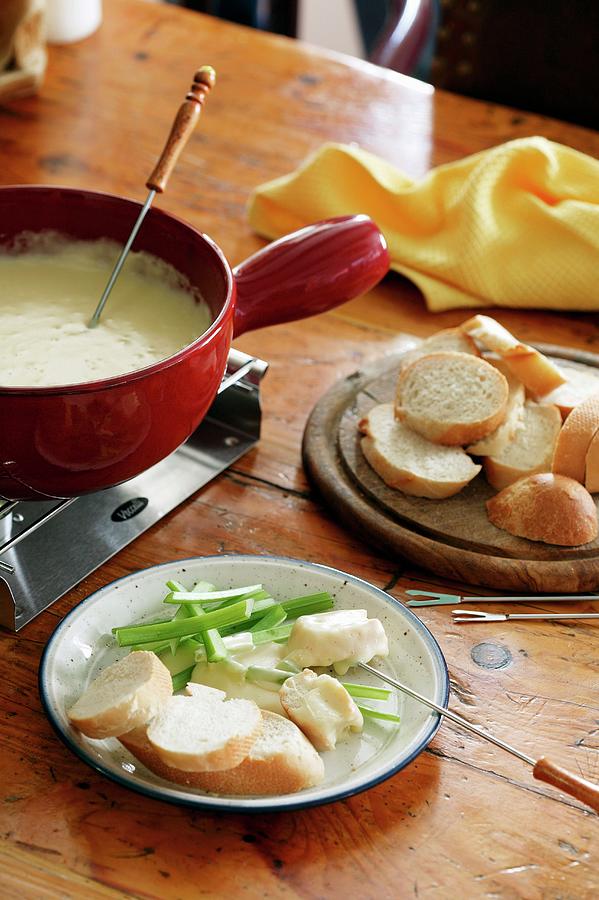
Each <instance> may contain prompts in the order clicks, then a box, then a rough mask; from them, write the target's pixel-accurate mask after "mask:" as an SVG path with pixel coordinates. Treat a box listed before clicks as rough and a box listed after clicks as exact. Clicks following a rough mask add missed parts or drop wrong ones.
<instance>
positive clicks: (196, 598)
mask: <svg viewBox="0 0 599 900" xmlns="http://www.w3.org/2000/svg"><path fill="white" fill-rule="evenodd" d="M203 584H205V582H204V583H203ZM196 587H198V586H196ZM196 587H194V589H193V590H192V591H185V590H183V591H171V592H170V594H167V596H166V597H165V599H164V602H165V603H199V602H201V601H203V600H205V601H206V602H207V603H214V601H215V600H228V599H237V600H241V599H245V598H246V597H253V596H254V594H257V593H258V592H259V591H261V590H262V585H261V584H250V585H248V586H247V587H241V588H232V589H231V590H230V591H216V590H212V591H210V590H206V589H204V590H196Z"/></svg>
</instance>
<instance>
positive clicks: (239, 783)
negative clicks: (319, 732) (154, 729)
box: [120, 709, 324, 795]
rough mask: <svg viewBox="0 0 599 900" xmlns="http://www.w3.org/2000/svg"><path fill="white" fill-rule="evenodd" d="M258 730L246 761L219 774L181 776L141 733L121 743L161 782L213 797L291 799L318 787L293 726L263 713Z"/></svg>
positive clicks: (310, 757)
mask: <svg viewBox="0 0 599 900" xmlns="http://www.w3.org/2000/svg"><path fill="white" fill-rule="evenodd" d="M261 726H262V728H261V732H260V734H259V736H258V737H257V739H256V741H255V743H254V744H253V745H252V747H251V748H250V751H249V753H248V755H247V756H246V757H245V759H244V760H242V762H240V763H239V765H238V766H235V767H234V768H231V769H225V770H223V771H219V772H185V771H183V770H182V769H177V768H174V767H173V766H169V765H167V764H166V763H165V762H163V760H162V759H161V758H160V756H158V754H157V753H156V751H155V750H154V748H153V747H152V745H151V744H150V742H149V740H148V737H147V732H146V729H145V728H138V729H136V730H135V731H130V732H129V733H128V734H125V735H123V736H122V737H121V738H120V741H121V743H122V744H123V745H124V746H125V747H126V748H127V750H129V752H130V753H132V754H133V756H135V757H136V758H137V759H138V760H139V761H140V762H141V763H143V765H144V766H146V768H148V769H150V771H151V772H154V773H155V774H156V775H159V776H160V777H161V778H166V779H167V780H168V781H174V782H175V783H176V784H183V785H188V786H189V787H194V788H200V789H201V790H204V791H211V792H212V793H215V794H235V795H240V794H247V795H257V794H292V793H295V792H296V791H301V790H303V789H304V788H308V787H313V786H314V785H317V784H320V783H321V781H322V780H323V779H324V764H323V762H322V759H321V758H320V756H319V755H318V753H317V752H316V750H315V749H314V747H313V746H312V744H311V743H310V741H309V740H308V739H307V738H306V737H305V736H304V735H303V734H302V732H301V731H300V729H299V728H298V727H297V725H294V723H293V722H290V721H289V719H286V718H284V717H283V716H280V715H278V714H277V713H273V712H269V711H268V710H264V709H263V710H262V711H261Z"/></svg>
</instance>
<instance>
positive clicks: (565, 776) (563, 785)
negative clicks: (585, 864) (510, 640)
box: [358, 663, 599, 812]
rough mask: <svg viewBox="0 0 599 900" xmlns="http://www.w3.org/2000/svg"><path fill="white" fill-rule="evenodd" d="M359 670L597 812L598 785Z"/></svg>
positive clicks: (394, 682)
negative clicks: (437, 714) (456, 726)
mask: <svg viewBox="0 0 599 900" xmlns="http://www.w3.org/2000/svg"><path fill="white" fill-rule="evenodd" d="M358 666H359V668H361V669H364V671H365V672H369V673H370V674H371V675H375V676H376V677H377V678H380V679H381V680H382V681H386V682H387V684H390V685H391V686H392V687H394V688H397V689H398V690H400V691H402V692H403V693H404V694H408V696H410V697H413V698H414V699H415V700H418V701H419V702H420V703H423V704H424V705H425V706H428V707H429V708H430V709H433V710H435V712H437V713H439V715H440V716H443V717H445V718H446V719H451V721H452V722H455V723H456V725H459V726H460V728H465V729H466V731H471V732H472V733H473V734H476V735H478V737H481V738H483V739H484V740H485V741H489V742H490V743H491V744H495V746H496V747H499V748H500V749H501V750H506V751H507V752H508V753H511V754H512V756H516V757H518V759H521V760H522V762H525V763H528V765H529V766H532V774H533V777H534V778H536V779H537V780H538V781H544V782H547V783H548V784H552V785H553V786H554V787H556V788H558V789H559V790H561V791H564V792H565V793H567V794H570V796H572V797H576V799H577V800H579V801H581V802H582V803H586V805H587V806H590V807H591V809H594V810H595V812H599V785H596V784H593V783H592V782H590V781H588V780H587V779H585V778H582V777H581V776H579V775H575V774H574V773H572V772H569V771H568V770H567V769H564V768H563V767H562V766H558V765H556V764H555V763H553V762H552V761H551V760H549V759H547V758H545V757H544V756H541V757H539V759H536V760H535V759H533V758H532V756H528V755H527V754H526V753H522V752H521V751H520V750H518V749H517V748H516V747H512V745H511V744H508V743H507V742H506V741H502V740H501V739H500V738H496V737H495V736H494V735H492V734H489V732H488V731H485V730H484V729H483V728H478V727H477V726H476V725H472V724H471V723H470V722H469V721H468V720H467V719H463V718H462V717H461V716H458V715H457V713H454V712H452V711H451V710H450V709H446V708H445V707H444V706H439V705H438V704H437V703H435V702H434V701H433V700H429V699H428V697H423V696H422V694H419V693H418V691H414V690H412V688H409V687H408V686H407V685H406V684H403V683H402V682H401V681H397V680H396V679H395V678H390V677H389V676H388V675H385V674H384V673H383V672H379V671H378V669H373V668H372V666H369V665H368V664H367V663H358Z"/></svg>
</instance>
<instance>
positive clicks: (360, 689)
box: [341, 681, 391, 700]
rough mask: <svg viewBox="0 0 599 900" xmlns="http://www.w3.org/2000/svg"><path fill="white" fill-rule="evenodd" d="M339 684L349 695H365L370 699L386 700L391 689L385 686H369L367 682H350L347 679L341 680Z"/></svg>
mask: <svg viewBox="0 0 599 900" xmlns="http://www.w3.org/2000/svg"><path fill="white" fill-rule="evenodd" d="M341 684H342V685H343V687H344V688H345V690H346V691H347V693H348V694H349V695H350V697H367V698H369V699H370V700H388V699H389V697H390V696H391V691H388V690H386V689H385V688H378V687H371V686H370V685H369V684H351V683H350V682H348V681H342V682H341Z"/></svg>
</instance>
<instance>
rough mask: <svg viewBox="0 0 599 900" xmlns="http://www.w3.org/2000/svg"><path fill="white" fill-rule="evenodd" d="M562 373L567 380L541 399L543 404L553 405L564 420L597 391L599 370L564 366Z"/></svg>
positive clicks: (598, 387) (598, 389)
mask: <svg viewBox="0 0 599 900" xmlns="http://www.w3.org/2000/svg"><path fill="white" fill-rule="evenodd" d="M562 371H563V373H564V375H565V376H566V377H567V379H568V380H567V381H566V383H565V384H562V385H561V386H560V387H558V388H556V389H555V390H554V391H551V393H550V394H547V395H546V396H545V397H543V403H553V404H555V406H557V408H558V409H559V411H560V412H561V414H562V419H565V418H567V416H569V415H570V413H571V412H572V410H573V409H574V408H575V407H576V406H578V405H579V404H580V403H582V402H583V401H584V400H586V399H587V397H590V396H591V394H596V393H597V392H598V391H599V369H575V368H574V366H564V368H563V369H562Z"/></svg>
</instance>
